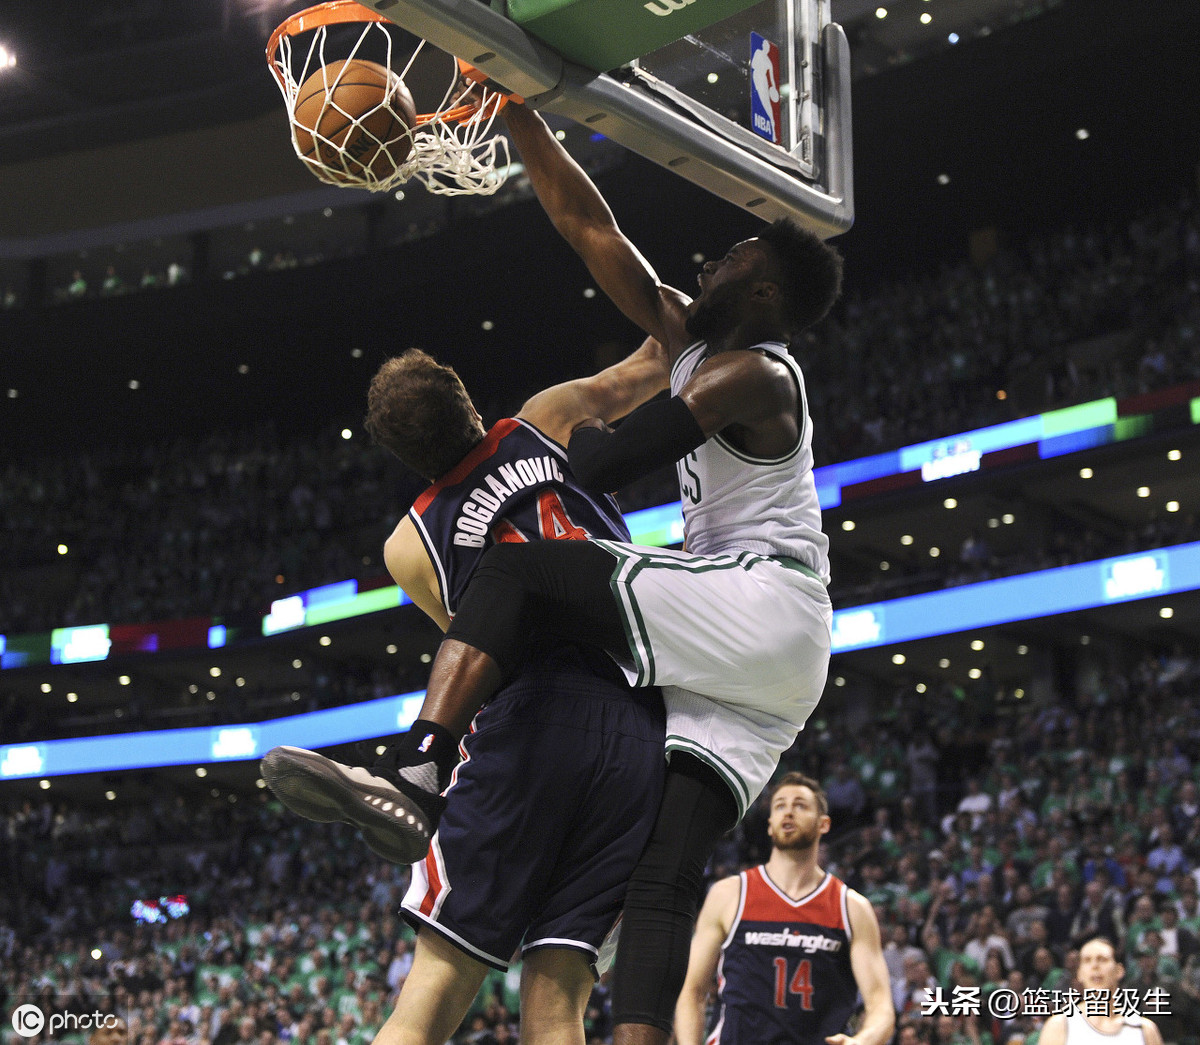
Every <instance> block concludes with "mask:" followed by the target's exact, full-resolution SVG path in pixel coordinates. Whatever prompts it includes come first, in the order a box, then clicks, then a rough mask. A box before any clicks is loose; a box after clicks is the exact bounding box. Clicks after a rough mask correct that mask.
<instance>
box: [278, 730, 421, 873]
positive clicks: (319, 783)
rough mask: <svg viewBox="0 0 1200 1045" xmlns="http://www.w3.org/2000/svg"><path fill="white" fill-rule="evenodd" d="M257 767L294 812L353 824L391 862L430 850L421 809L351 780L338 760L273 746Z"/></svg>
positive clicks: (411, 859)
mask: <svg viewBox="0 0 1200 1045" xmlns="http://www.w3.org/2000/svg"><path fill="white" fill-rule="evenodd" d="M261 769H262V775H263V779H264V780H265V781H266V782H267V786H268V787H269V788H270V789H271V790H272V791H273V792H274V793H275V795H276V797H278V799H279V801H281V802H282V803H283V804H284V805H285V806H287V807H288V809H290V810H291V811H292V812H293V813H295V814H296V815H297V816H302V817H304V818H305V819H306V820H315V821H317V822H318V823H322V824H331V823H335V822H341V823H346V824H352V825H353V826H355V827H357V828H358V829H359V830H360V831H361V832H362V836H363V840H364V841H365V842H366V843H367V845H368V846H369V847H370V849H371V851H372V852H373V853H375V854H376V855H378V856H381V857H383V859H385V860H387V861H389V862H391V863H394V864H414V863H417V862H418V861H420V860H423V859H424V858H425V854H426V853H428V852H429V828H428V827H427V825H426V819H425V814H424V813H423V812H422V811H421V809H420V807H419V806H418V805H417V804H416V803H415V802H413V801H412V799H410V798H409V797H408V796H407V795H405V794H403V793H402V792H400V791H397V790H396V789H395V788H393V787H390V786H385V787H372V786H371V785H370V784H368V783H365V782H364V781H361V780H355V779H354V778H353V777H351V776H349V775H348V774H347V773H346V772H345V771H344V769H343V767H342V766H341V765H339V763H337V762H334V761H333V760H331V759H328V758H325V757H324V756H322V755H318V754H316V753H315V752H313V751H306V750H304V749H303V748H298V747H276V748H272V749H271V750H270V751H268V752H267V753H266V755H264V756H263V759H262V763H261Z"/></svg>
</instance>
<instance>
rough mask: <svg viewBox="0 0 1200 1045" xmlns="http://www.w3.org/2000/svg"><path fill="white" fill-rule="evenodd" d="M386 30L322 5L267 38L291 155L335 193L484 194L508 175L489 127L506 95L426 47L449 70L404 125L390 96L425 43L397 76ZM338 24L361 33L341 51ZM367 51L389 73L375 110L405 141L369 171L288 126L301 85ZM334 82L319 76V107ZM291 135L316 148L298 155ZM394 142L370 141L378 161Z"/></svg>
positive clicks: (347, 7) (346, 3) (346, 1)
mask: <svg viewBox="0 0 1200 1045" xmlns="http://www.w3.org/2000/svg"><path fill="white" fill-rule="evenodd" d="M390 24H391V23H390V22H389V21H388V19H386V18H384V17H383V16H382V15H380V14H377V13H375V12H374V11H370V10H368V9H367V8H365V7H363V6H362V5H360V4H359V3H357V2H356V0H328V2H327V3H322V4H317V5H316V6H315V7H310V8H307V9H306V10H304V11H299V12H297V13H296V14H294V15H292V16H291V17H289V18H287V19H286V20H285V21H284V22H283V23H282V24H281V25H280V26H279V27H278V28H277V29H276V30H275V32H273V33H272V34H271V39H270V40H269V41H268V43H267V64H268V65H269V67H270V69H271V73H272V75H273V76H274V77H275V81H276V83H278V84H279V89H280V91H281V92H282V94H283V99H284V103H285V104H286V106H287V111H288V121H289V125H290V128H291V136H292V146H293V148H294V149H295V150H296V155H297V156H299V157H300V159H301V160H302V161H303V162H304V164H305V166H307V167H308V168H309V170H311V171H312V172H313V174H314V175H316V177H317V178H319V179H320V180H321V181H324V182H326V183H328V184H330V185H337V186H340V187H343V188H345V187H352V188H363V189H369V190H370V191H371V192H387V191H390V190H391V189H394V188H396V187H397V186H398V185H401V184H403V183H404V182H407V181H409V180H410V179H412V178H417V179H418V180H419V181H420V182H421V183H422V184H423V185H424V186H425V188H426V189H428V190H429V191H430V192H433V193H436V194H438V195H442V196H460V195H477V196H490V195H491V194H492V193H494V192H495V191H496V190H497V189H499V188H500V186H501V185H503V184H504V181H505V179H506V178H507V177H508V171H509V153H508V140H507V139H506V138H505V137H504V136H503V135H502V134H500V133H499V131H495V132H493V129H492V128H493V124H494V123H495V120H496V116H497V115H498V114H499V112H500V110H501V109H503V108H504V105H505V104H506V102H507V101H508V98H509V96H508V95H506V94H504V93H502V92H500V91H497V90H494V89H492V88H491V87H488V86H487V85H486V84H485V83H483V82H482V81H481V80H480V78H479V74H478V73H476V71H475V70H474V69H472V68H471V67H470V66H468V65H466V63H464V62H461V61H459V60H457V59H454V58H451V57H450V56H448V55H444V52H441V51H437V50H436V48H433V47H432V46H431V47H430V48H429V53H430V54H432V55H435V56H440V57H445V59H446V60H447V62H448V63H449V64H450V68H449V74H450V83H449V86H448V87H447V88H446V92H445V94H444V95H443V96H442V99H441V102H440V103H439V104H438V105H437V106H436V108H434V109H433V111H432V112H427V113H417V115H416V120H415V121H413V122H412V124H411V126H409V121H408V120H407V119H405V117H404V114H403V111H402V108H401V107H400V105H399V104H398V98H397V97H396V96H397V94H398V93H399V92H402V91H404V85H403V81H404V79H405V78H406V77H407V75H408V73H409V70H410V69H411V68H412V67H413V63H414V62H415V61H416V59H417V56H418V55H419V54H421V52H422V51H423V50H424V48H425V41H424V40H418V41H417V46H416V48H415V49H414V50H413V52H412V54H410V55H409V56H408V59H407V61H405V63H404V65H403V68H402V69H400V71H399V72H398V73H397V72H396V64H395V63H394V61H393V59H394V57H395V55H394V53H393V52H394V50H395V41H394V40H393V38H392V34H391V33H390V32H388V30H387V28H386V26H387V25H390ZM338 25H350V26H354V25H360V26H361V27H362V28H361V31H360V32H359V34H358V38H357V39H356V40H354V41H353V43H351V44H350V46H349V47H347V46H346V43H347V40H348V39H349V38H347V40H341V41H336V42H335V41H334V40H333V39H332V38H331V36H330V33H329V29H330V27H333V26H338ZM309 33H310V34H311V38H310V40H309V41H308V46H307V49H304V48H303V46H301V45H296V46H295V47H293V38H294V37H298V36H301V35H302V34H309ZM327 49H328V50H329V51H330V53H329V54H328V55H327V54H326V50H327ZM334 52H340V53H334ZM368 53H372V54H376V55H379V57H380V58H382V62H381V64H382V65H383V66H384V67H385V68H386V69H387V70H390V71H391V72H390V77H389V87H388V89H387V91H386V96H385V97H384V99H383V101H382V102H381V106H383V107H387V108H388V109H389V110H390V111H391V114H392V115H393V116H394V117H395V120H396V124H395V125H396V126H401V127H405V128H406V130H405V131H404V132H403V137H405V138H407V141H404V142H403V144H402V146H401V147H399V148H396V150H395V151H396V153H397V154H399V155H402V156H403V157H404V159H403V160H402V161H399V162H395V161H394V162H391V163H387V162H384V163H382V164H381V163H380V162H379V161H378V160H376V161H375V162H373V163H372V164H371V165H370V166H364V165H363V164H362V163H359V162H356V161H355V160H354V158H353V157H351V156H348V155H347V154H346V152H345V150H343V149H342V147H341V145H340V144H339V143H337V142H334V141H331V140H329V138H327V137H324V136H323V135H321V134H320V133H318V132H317V130H316V128H313V127H308V126H303V125H301V124H299V123H297V120H296V104H297V101H298V99H299V93H300V85H301V84H303V83H305V82H306V81H307V80H308V79H309V77H310V76H311V75H312V74H314V73H318V72H320V71H321V70H322V69H323V68H324V67H325V66H327V65H331V64H332V63H334V62H336V61H338V60H339V59H345V60H346V63H347V65H346V66H343V69H344V68H346V67H348V65H349V63H350V62H351V61H353V60H355V59H358V58H365V57H366V55H367V54H368ZM301 56H302V57H301ZM339 78H340V76H339V75H335V76H332V77H326V78H325V80H326V83H325V92H326V101H327V103H328V102H329V100H330V99H331V97H332V93H333V92H334V91H335V90H336V89H337V87H338V80H339ZM405 93H406V92H405ZM517 100H518V101H519V100H520V99H517ZM394 103H395V104H394ZM419 104H420V101H419V100H418V105H419ZM297 129H299V130H300V131H301V133H302V134H303V135H304V137H305V140H306V141H310V142H312V141H315V142H316V143H319V147H318V148H316V149H315V150H313V149H311V148H310V151H309V152H308V153H306V152H305V151H304V149H303V147H302V145H301V141H300V139H299V138H298V137H297ZM368 133H369V132H368ZM375 140H376V141H378V139H375ZM395 141H396V140H395V139H393V141H392V142H378V147H379V155H380V157H382V158H383V159H384V160H385V161H386V160H388V159H389V158H391V154H390V152H388V149H387V147H388V145H389V144H394V143H395ZM381 168H382V169H381Z"/></svg>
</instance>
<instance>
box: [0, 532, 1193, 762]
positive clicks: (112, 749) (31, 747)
mask: <svg viewBox="0 0 1200 1045" xmlns="http://www.w3.org/2000/svg"><path fill="white" fill-rule="evenodd" d="M1196 588H1200V541H1197V542H1193V543H1191V544H1181V545H1177V546H1175V547H1173V548H1158V549H1155V550H1154V551H1149V552H1140V553H1136V554H1133V555H1119V556H1116V557H1114V558H1110V559H1098V560H1096V561H1094V562H1085V563H1080V564H1078V565H1075V566H1062V567H1059V568H1057V569H1053V570H1041V571H1039V572H1037V573H1027V574H1022V575H1020V576H1017V577H1004V578H1001V579H999V580H993V581H982V582H980V583H979V584H966V585H963V586H962V587H958V588H949V589H947V590H944V591H936V592H929V593H927V594H923V595H911V596H908V597H906V598H902V599H892V600H890V601H888V602H876V603H871V604H869V605H866V606H854V607H851V608H848V609H844V610H837V611H836V612H835V613H834V615H833V652H835V653H848V652H851V651H853V650H861V649H868V648H871V647H876V646H888V645H892V644H894V643H899V642H911V641H915V640H917V639H928V638H935V637H936V636H938V635H948V634H952V633H954V632H960V631H968V630H971V629H973V628H986V627H992V626H995V625H997V624H1008V623H1011V622H1013V621H1018V620H1031V619H1035V618H1038V617H1050V616H1054V615H1055V614H1059V613H1073V612H1075V611H1077V610H1089V609H1096V608H1097V607H1101V606H1107V605H1111V604H1113V603H1119V602H1130V601H1133V600H1135V599H1144V598H1149V597H1152V596H1157V595H1169V594H1172V593H1174V592H1181V591H1191V590H1194V589H1196ZM424 697H425V694H424V692H419V693H407V694H403V695H400V696H394V697H383V698H381V699H379V700H369V701H364V702H363V703H361V704H351V705H349V706H348V707H342V708H331V709H329V710H326V711H313V712H309V713H307V714H303V715H292V716H289V717H287V718H280V719H274V720H273V721H270V722H255V723H252V724H243V725H230V726H216V727H205V728H196V729H170V730H159V731H157V732H151V733H121V734H116V735H112V736H104V737H86V738H81V739H75V740H47V741H43V742H41V743H31V744H13V745H8V746H0V780H4V779H9V780H14V779H19V778H25V777H51V776H59V775H62V774H66V773H97V772H111V771H114V770H120V769H146V768H151V767H154V766H187V765H200V764H206V763H213V762H222V761H226V762H230V761H234V762H236V761H245V760H249V759H256V758H261V757H262V755H263V754H264V753H265V752H266V751H269V750H270V749H271V748H273V747H275V746H277V745H279V744H292V745H295V746H298V747H309V748H315V747H328V746H330V745H334V744H346V743H351V742H353V741H358V740H369V739H372V738H374V737H381V736H386V735H388V734H391V733H395V732H397V731H399V730H404V729H407V728H408V727H409V726H410V725H412V723H413V722H414V721H415V720H416V717H417V713H418V711H419V710H420V707H421V702H422V700H423V699H424Z"/></svg>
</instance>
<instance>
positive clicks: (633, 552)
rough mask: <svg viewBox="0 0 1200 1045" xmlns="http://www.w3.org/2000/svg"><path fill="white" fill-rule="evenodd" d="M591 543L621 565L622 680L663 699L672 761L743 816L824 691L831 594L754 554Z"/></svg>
mask: <svg viewBox="0 0 1200 1045" xmlns="http://www.w3.org/2000/svg"><path fill="white" fill-rule="evenodd" d="M596 543H597V544H598V545H600V546H601V547H603V548H604V549H605V550H607V551H608V552H610V553H611V554H613V555H614V556H616V558H617V567H616V569H615V570H614V571H613V575H612V581H611V583H612V589H613V593H614V595H615V596H616V599H617V605H618V607H619V608H620V611H621V615H622V618H623V620H624V622H625V633H626V637H627V639H628V641H629V649H630V660H629V661H628V662H627V663H625V664H622V665H621V666H622V668H623V669H624V671H625V674H626V676H627V677H628V678H629V680H630V682H632V683H633V684H634V685H638V686H655V685H657V686H662V687H663V696H664V699H665V700H666V705H667V750H668V751H669V752H670V751H688V752H690V753H691V754H694V755H696V756H697V757H699V758H701V759H703V760H704V761H706V762H707V763H708V764H709V765H711V766H712V767H713V768H714V769H715V770H716V771H717V772H718V773H720V774H721V776H722V777H723V778H724V779H725V780H726V782H727V783H728V784H729V786H730V788H731V790H732V791H733V793H734V796H735V797H736V798H737V801H738V806H739V808H740V810H741V811H742V812H745V810H746V808H747V807H748V806H749V804H750V803H751V802H753V801H754V799H755V798H756V797H757V796H758V794H759V792H760V791H761V790H762V789H763V787H764V786H766V784H767V782H768V780H770V777H771V774H772V773H773V772H774V771H775V767H776V765H777V764H778V761H779V756H780V755H781V754H783V752H784V751H786V750H787V749H788V748H789V747H790V746H791V745H792V743H793V742H794V741H795V739H796V734H797V733H798V732H799V731H800V730H801V729H802V728H803V727H804V723H805V722H806V721H807V720H808V716H809V715H810V714H811V713H812V710H813V708H815V707H816V705H817V701H818V700H820V698H821V693H822V691H823V690H824V688H825V676H826V674H827V672H828V670H829V649H830V632H831V629H832V626H833V608H832V606H831V605H830V602H829V594H828V592H827V591H826V590H825V585H824V584H823V583H822V582H821V580H820V579H819V578H818V577H817V576H816V574H815V573H813V571H812V570H810V569H808V568H807V567H805V566H802V565H801V564H800V563H797V562H795V561H793V560H790V559H783V558H768V557H766V556H763V555H757V554H754V553H752V552H742V553H739V554H730V555H692V554H690V553H688V552H683V551H672V550H670V549H661V548H641V547H636V546H633V545H628V544H619V543H616V542H613V541H596ZM681 691H690V692H681Z"/></svg>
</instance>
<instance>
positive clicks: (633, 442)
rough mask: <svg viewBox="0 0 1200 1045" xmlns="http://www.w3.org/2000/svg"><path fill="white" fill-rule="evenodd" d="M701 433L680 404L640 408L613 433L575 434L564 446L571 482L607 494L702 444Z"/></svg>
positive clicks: (583, 431)
mask: <svg viewBox="0 0 1200 1045" xmlns="http://www.w3.org/2000/svg"><path fill="white" fill-rule="evenodd" d="M704 440H705V436H704V430H703V429H702V428H701V427H700V424H699V422H697V420H696V417H695V415H694V414H693V413H692V411H691V410H690V409H688V405H687V404H686V403H685V402H684V401H683V400H682V399H680V398H679V396H671V398H670V399H658V400H653V401H651V402H649V403H646V404H645V405H644V406H640V407H638V408H637V409H636V410H635V411H634V412H633V413H632V414H630V415H629V416H628V417H627V418H625V420H624V421H622V422H621V424H620V425H619V426H618V427H617V428H616V429H615V430H612V431H606V430H604V429H600V428H577V429H576V430H575V431H574V432H573V433H572V434H571V440H570V442H569V443H568V444H567V460H568V461H569V462H570V465H571V471H572V472H573V473H574V474H575V478H576V479H578V480H579V482H580V484H581V485H582V486H583V487H584V489H586V490H590V491H592V492H593V493H611V492H612V491H613V490H619V489H620V488H621V487H622V486H625V485H627V484H628V483H631V482H633V481H634V480H635V479H640V478H641V477H642V476H643V475H646V474H647V473H648V472H652V471H654V469H655V468H658V467H660V466H662V465H664V464H673V463H674V462H675V461H678V460H679V459H680V458H681V457H683V456H684V455H685V454H687V453H690V452H691V451H692V450H695V449H696V447H698V446H701V445H702V444H703V443H704Z"/></svg>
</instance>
